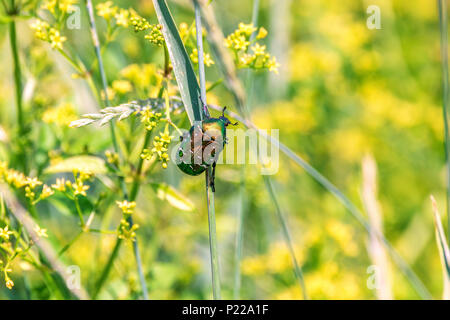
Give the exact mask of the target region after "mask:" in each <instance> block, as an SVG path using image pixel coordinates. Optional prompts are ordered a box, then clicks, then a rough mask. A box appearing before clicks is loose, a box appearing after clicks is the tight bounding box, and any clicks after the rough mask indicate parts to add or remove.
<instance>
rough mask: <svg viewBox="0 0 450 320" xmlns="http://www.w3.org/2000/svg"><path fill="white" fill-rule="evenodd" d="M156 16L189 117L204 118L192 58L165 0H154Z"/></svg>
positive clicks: (197, 119)
mask: <svg viewBox="0 0 450 320" xmlns="http://www.w3.org/2000/svg"><path fill="white" fill-rule="evenodd" d="M153 5H154V6H155V11H156V16H157V17H158V21H159V23H160V24H161V25H162V26H163V28H162V33H163V35H164V39H165V41H166V45H167V49H168V51H169V56H170V61H171V62H172V66H173V72H174V74H175V78H176V79H177V83H178V87H179V89H180V93H181V99H182V100H183V103H184V107H185V109H186V112H187V114H188V117H189V121H190V122H191V123H193V122H194V121H201V120H202V107H201V102H200V98H199V97H200V87H199V85H198V81H197V77H196V76H195V72H194V68H193V67H192V63H191V59H190V58H189V55H188V54H187V52H186V48H185V47H184V44H183V41H181V37H180V34H179V33H178V29H177V26H176V24H175V22H174V20H173V18H172V14H171V13H170V10H169V8H168V6H167V3H166V1H165V0H153Z"/></svg>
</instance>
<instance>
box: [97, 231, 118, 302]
mask: <svg viewBox="0 0 450 320" xmlns="http://www.w3.org/2000/svg"><path fill="white" fill-rule="evenodd" d="M121 244H122V240H121V239H118V241H116V244H115V245H114V249H113V251H112V253H111V255H110V256H109V259H108V262H107V263H106V266H105V268H104V269H103V271H102V273H101V275H100V278H99V279H98V281H97V283H96V285H95V288H94V292H93V293H92V299H94V300H95V299H96V298H97V296H98V294H99V293H100V289H101V288H102V287H103V284H104V283H105V281H106V279H107V278H108V275H109V272H110V271H111V268H112V265H113V263H114V261H115V260H116V258H117V255H118V253H119V249H120V246H121Z"/></svg>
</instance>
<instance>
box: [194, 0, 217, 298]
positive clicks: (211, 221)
mask: <svg viewBox="0 0 450 320" xmlns="http://www.w3.org/2000/svg"><path fill="white" fill-rule="evenodd" d="M194 11H195V28H196V33H197V34H196V35H197V52H198V73H199V80H200V94H201V98H202V101H203V103H204V104H205V107H204V110H203V111H204V113H205V116H209V112H208V108H207V107H206V84H205V64H204V60H203V37H202V18H201V15H200V7H199V4H198V3H197V1H194ZM212 178H213V177H211V168H208V169H207V170H206V174H205V184H206V202H207V207H208V225H209V251H210V256H211V275H212V288H213V298H214V300H220V299H221V292H220V271H219V254H218V249H217V234H216V213H215V207H214V206H215V205H214V192H213V191H212V189H211V188H210V179H212ZM210 191H211V192H210Z"/></svg>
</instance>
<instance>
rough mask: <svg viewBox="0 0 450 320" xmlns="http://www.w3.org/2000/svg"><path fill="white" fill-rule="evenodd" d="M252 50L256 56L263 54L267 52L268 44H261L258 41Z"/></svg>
mask: <svg viewBox="0 0 450 320" xmlns="http://www.w3.org/2000/svg"><path fill="white" fill-rule="evenodd" d="M252 51H253V52H254V53H255V55H256V56H262V55H264V54H265V53H266V46H261V45H259V44H258V43H256V44H255V45H254V46H253V47H252Z"/></svg>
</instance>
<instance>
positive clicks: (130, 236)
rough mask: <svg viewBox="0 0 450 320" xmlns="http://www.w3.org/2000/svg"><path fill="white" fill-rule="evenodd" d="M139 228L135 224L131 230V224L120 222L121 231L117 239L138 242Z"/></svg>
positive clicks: (124, 221) (123, 220)
mask: <svg viewBox="0 0 450 320" xmlns="http://www.w3.org/2000/svg"><path fill="white" fill-rule="evenodd" d="M138 228H139V225H138V224H134V225H133V226H132V227H131V228H130V224H129V223H128V222H127V221H126V220H125V219H122V220H121V221H120V225H119V228H118V229H119V230H118V235H117V237H118V238H119V239H123V240H131V241H135V240H136V232H135V231H136V230H137V229H138Z"/></svg>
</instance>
